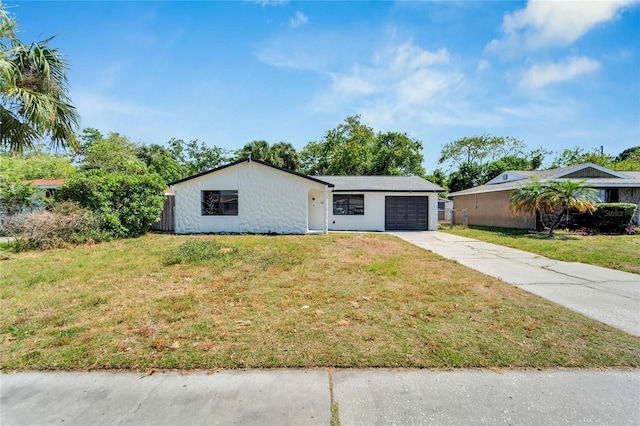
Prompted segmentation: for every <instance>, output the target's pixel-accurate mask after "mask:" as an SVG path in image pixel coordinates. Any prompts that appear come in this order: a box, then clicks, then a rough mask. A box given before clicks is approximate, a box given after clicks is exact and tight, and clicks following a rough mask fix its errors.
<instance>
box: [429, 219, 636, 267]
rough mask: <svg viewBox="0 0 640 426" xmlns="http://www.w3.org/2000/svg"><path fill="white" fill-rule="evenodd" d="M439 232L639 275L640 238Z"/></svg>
mask: <svg viewBox="0 0 640 426" xmlns="http://www.w3.org/2000/svg"><path fill="white" fill-rule="evenodd" d="M441 231H443V232H448V233H451V234H456V235H460V236H464V237H469V238H475V239H478V240H482V241H486V242H489V243H494V244H499V245H503V246H506V247H513V248H516V249H520V250H525V251H528V252H531V253H536V254H540V255H542V256H546V257H549V258H551V259H557V260H564V261H567V262H581V263H588V264H590V265H597V266H604V267H605V268H611V269H619V270H621V271H627V272H633V273H635V274H640V256H638V253H640V235H586V236H585V235H576V234H572V233H570V232H567V231H556V232H555V234H554V236H553V237H549V236H548V235H547V234H546V233H544V234H538V233H531V232H529V231H527V230H523V229H510V228H493V227H482V226H470V227H469V228H467V229H463V228H461V227H454V228H453V229H450V228H449V227H443V228H442V229H441Z"/></svg>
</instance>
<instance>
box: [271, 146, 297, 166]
mask: <svg viewBox="0 0 640 426" xmlns="http://www.w3.org/2000/svg"><path fill="white" fill-rule="evenodd" d="M270 151H271V160H272V161H273V164H275V165H276V166H280V167H284V168H285V169H289V170H293V171H297V170H298V167H300V155H299V154H298V151H296V149H295V148H294V147H293V145H291V144H290V143H287V142H277V143H274V144H273V145H271V148H270Z"/></svg>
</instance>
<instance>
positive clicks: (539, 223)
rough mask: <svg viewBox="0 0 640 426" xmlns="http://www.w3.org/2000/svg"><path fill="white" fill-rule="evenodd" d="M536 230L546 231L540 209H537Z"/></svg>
mask: <svg viewBox="0 0 640 426" xmlns="http://www.w3.org/2000/svg"><path fill="white" fill-rule="evenodd" d="M536 231H538V232H540V231H544V225H543V224H542V214H541V213H540V210H538V209H536Z"/></svg>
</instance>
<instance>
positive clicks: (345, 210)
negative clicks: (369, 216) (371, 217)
mask: <svg viewBox="0 0 640 426" xmlns="http://www.w3.org/2000/svg"><path fill="white" fill-rule="evenodd" d="M333 214H334V215H341V214H364V194H345V195H338V194H333Z"/></svg>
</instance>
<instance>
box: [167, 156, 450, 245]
mask: <svg viewBox="0 0 640 426" xmlns="http://www.w3.org/2000/svg"><path fill="white" fill-rule="evenodd" d="M169 185H170V187H171V189H172V190H173V191H174V192H175V207H174V216H175V221H174V229H175V232H176V233H177V234H190V233H217V232H230V233H244V232H248V233H277V234H308V233H326V232H327V231H328V230H357V231H384V230H400V229H411V230H414V229H415V230H435V229H437V227H438V194H439V193H441V192H444V189H443V188H441V187H439V186H437V185H434V184H432V183H431V182H429V181H426V180H424V179H422V178H420V177H416V176H306V175H303V174H300V173H297V172H294V171H291V170H288V169H284V168H281V167H277V166H274V165H272V164H269V163H267V162H264V161H260V160H255V159H252V158H246V159H242V160H239V161H235V162H232V163H229V164H227V165H225V166H222V167H218V168H216V169H213V170H209V171H206V172H203V173H199V174H197V175H194V176H190V177H187V178H184V179H180V180H178V181H175V182H172V183H170V184H169Z"/></svg>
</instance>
